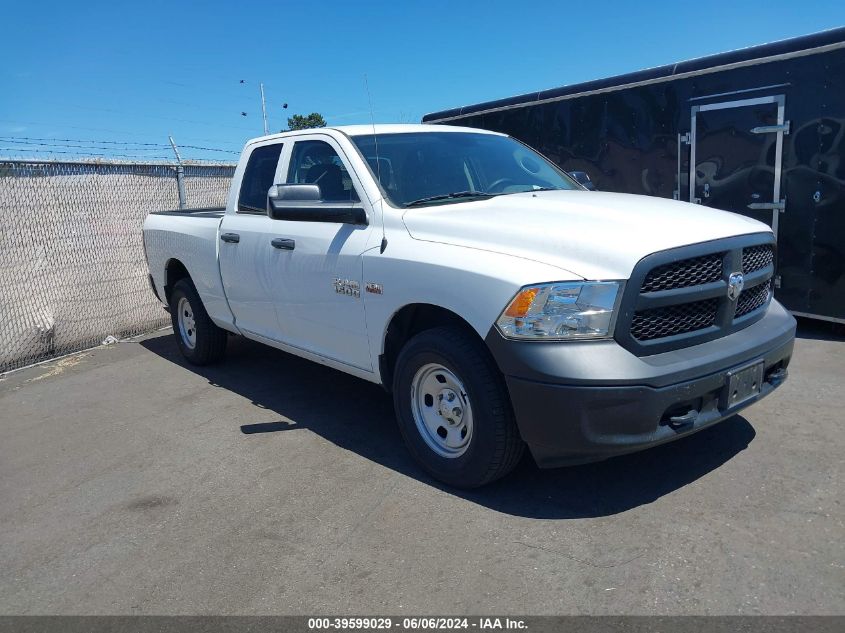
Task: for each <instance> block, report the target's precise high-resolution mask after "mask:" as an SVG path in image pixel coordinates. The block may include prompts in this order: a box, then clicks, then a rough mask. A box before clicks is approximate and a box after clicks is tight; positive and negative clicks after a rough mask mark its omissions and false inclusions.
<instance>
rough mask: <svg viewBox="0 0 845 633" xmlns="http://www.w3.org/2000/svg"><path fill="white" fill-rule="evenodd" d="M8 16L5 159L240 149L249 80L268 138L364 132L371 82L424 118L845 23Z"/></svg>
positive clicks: (670, 18) (379, 108) (437, 8)
mask: <svg viewBox="0 0 845 633" xmlns="http://www.w3.org/2000/svg"><path fill="white" fill-rule="evenodd" d="M4 5H5V6H4V8H3V10H2V15H3V17H4V20H3V22H4V27H5V28H4V29H3V39H4V46H3V49H4V52H3V56H2V64H0V148H9V147H15V148H19V149H20V150H23V149H28V150H37V151H36V152H32V151H29V152H23V151H19V152H14V151H9V150H5V149H0V155H4V156H7V155H16V156H27V155H33V154H35V155H37V153H38V152H40V151H41V150H44V151H45V152H46V153H55V154H56V155H57V156H58V155H59V154H58V153H57V152H59V151H67V152H72V153H76V154H86V153H91V154H94V153H102V154H107V155H110V154H111V155H113V154H124V155H146V156H151V157H152V156H156V157H168V156H169V151H167V150H166V148H157V147H154V146H149V147H147V146H143V145H140V143H166V142H167V135H168V134H173V136H174V137H175V139H176V141H177V142H178V143H179V144H182V145H195V146H199V147H207V148H215V149H222V150H227V151H228V152H237V150H238V149H239V147H240V146H241V145H242V144H243V142H244V141H245V140H246V139H248V138H251V137H254V136H259V135H260V134H261V133H262V129H263V125H262V120H261V108H260V100H259V88H258V84H259V82H264V84H265V89H266V94H267V104H268V110H269V118H270V129H271V131H279V130H280V129H282V128H284V127H286V118H287V116H288V115H289V114H290V113H308V112H312V111H316V112H320V113H322V114H323V115H324V116H325V117H326V119H327V121H328V122H329V124H330V125H342V124H349V123H366V122H369V120H370V114H369V110H368V104H367V95H366V92H365V89H364V75H365V74H366V75H367V77H368V80H369V86H370V92H371V94H372V101H373V109H374V110H375V119H376V121H377V122H418V121H419V120H420V118H421V117H422V115H423V114H424V113H426V112H430V111H434V110H440V109H444V108H448V107H453V106H458V105H465V104H469V103H475V102H478V101H485V100H489V99H495V98H499V97H505V96H510V95H514V94H518V93H522V92H528V91H533V90H538V89H543V88H551V87H555V86H561V85H565V84H571V83H577V82H580V81H586V80H589V79H596V78H601V77H606V76H609V75H614V74H619V73H624V72H628V71H633V70H638V69H641V68H646V67H650V66H656V65H661V64H666V63H671V62H675V61H679V60H684V59H690V58H693V57H699V56H702V55H708V54H711V53H719V52H722V51H726V50H730V49H735V48H741V47H745V46H751V45H755V44H760V43H764V42H769V41H773V40H777V39H783V38H787V37H793V36H798V35H804V34H807V33H812V32H815V31H820V30H823V29H829V28H834V27H837V26H843V25H845V2H843V1H842V0H838V1H827V0H807V1H803V2H797V1H795V0H792V1H782V0H771V1H769V2H765V3H763V2H742V1H734V2H723V1H721V0H709V1H708V2H686V1H684V0H676V1H674V2H664V1H662V0H654V1H651V2H648V1H640V2H612V1H611V2H593V3H588V2H548V1H544V0H532V1H527V2H526V1H522V2H517V1H512V2H499V1H497V0H487V1H486V2H480V1H479V2H476V1H467V2H460V1H458V0H453V1H452V2H443V1H440V0H427V1H425V2H402V1H401V0H392V1H374V2H366V1H364V0H361V1H359V2H354V1H349V0H346V1H334V0H314V1H310V2H307V1H300V2H287V1H285V0H276V1H275V2H250V1H249V0H241V1H240V2H222V1H218V2H202V3H198V2H191V1H189V0H180V1H171V2H156V1H149V2H133V3H124V2H120V1H119V0H114V1H112V2H96V1H92V2H84V3H73V2H66V1H64V2H53V1H47V2H25V1H23V0H18V1H15V2H11V1H10V2H4ZM241 80H244V83H240V81H241ZM285 102H286V103H288V104H289V107H288V110H286V111H285V110H283V109H282V107H281V104H282V103H285ZM241 112H246V113H247V116H246V117H244V116H241V114H240V113H241ZM23 137H27V138H29V139H79V140H80V141H84V143H77V142H64V143H62V144H59V143H56V142H52V141H33V140H29V141H23V140H21V139H22V138H23ZM10 139H13V140H14V139H18V142H17V143H15V142H13V140H11V141H10ZM36 142H43V143H46V144H45V145H33V144H32V143H36ZM24 143H29V144H24ZM73 145H80V146H81V147H73ZM145 147H146V149H145ZM184 153H185V154H186V155H187V156H188V157H196V158H229V159H234V158H235V157H236V153H225V152H214V151H206V150H197V149H186V150H185V151H184Z"/></svg>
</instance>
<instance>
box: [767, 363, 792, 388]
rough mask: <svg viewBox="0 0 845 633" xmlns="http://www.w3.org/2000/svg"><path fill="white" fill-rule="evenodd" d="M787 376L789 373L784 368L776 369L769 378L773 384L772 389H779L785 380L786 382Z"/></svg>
mask: <svg viewBox="0 0 845 633" xmlns="http://www.w3.org/2000/svg"><path fill="white" fill-rule="evenodd" d="M787 375H788V372H787V371H786V369H784V368H783V367H781V368H780V369H776V370H775V371H773V372H772V373H771V374H769V376H768V381H769V384H771V385H772V387H778V386H780V385H781V384H782V383H783V381H784V380H786V376H787Z"/></svg>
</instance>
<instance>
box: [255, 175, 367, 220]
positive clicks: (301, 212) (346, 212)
mask: <svg viewBox="0 0 845 633" xmlns="http://www.w3.org/2000/svg"><path fill="white" fill-rule="evenodd" d="M267 215H268V216H270V217H271V218H273V219H274V220H290V221H294V222H329V223H334V224H355V225H359V226H366V225H367V212H366V211H365V210H364V207H363V205H362V204H361V203H360V202H325V201H323V196H322V193H321V192H320V186H319V185H297V184H279V185H273V186H272V187H270V190H269V191H268V192H267Z"/></svg>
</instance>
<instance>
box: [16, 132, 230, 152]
mask: <svg viewBox="0 0 845 633" xmlns="http://www.w3.org/2000/svg"><path fill="white" fill-rule="evenodd" d="M0 142H2V143H14V144H17V145H36V146H39V147H60V148H77V149H103V150H111V149H113V148H118V149H122V150H124V151H134V152H148V151H156V150H159V149H169V148H170V144H169V143H143V142H140V141H138V142H136V141H107V140H87V139H71V138H64V139H62V138H45V137H35V136H0ZM177 146H178V148H179V149H194V150H198V151H204V152H222V153H225V154H240V152H238V151H235V150H231V149H221V148H219V147H203V146H200V145H181V144H180V145H177Z"/></svg>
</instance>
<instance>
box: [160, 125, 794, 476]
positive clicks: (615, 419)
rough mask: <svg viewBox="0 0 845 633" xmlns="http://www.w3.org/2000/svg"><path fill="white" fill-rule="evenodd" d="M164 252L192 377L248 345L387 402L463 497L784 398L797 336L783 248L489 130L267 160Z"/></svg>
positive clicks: (383, 139) (267, 150) (290, 139)
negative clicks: (603, 188) (523, 461)
mask: <svg viewBox="0 0 845 633" xmlns="http://www.w3.org/2000/svg"><path fill="white" fill-rule="evenodd" d="M144 244H145V249H146V254H147V260H148V264H149V270H150V281H151V284H152V287H153V291H154V292H155V293H156V295H157V296H158V297H159V298H160V300H161V301H162V302H164V303H165V304H166V305H167V306H168V307H169V310H170V313H171V315H172V318H173V330H174V334H175V337H176V342H177V343H178V345H179V348H180V350H181V351H182V353H183V354H184V356H185V357H186V358H187V359H188V361H190V362H192V363H197V364H205V363H210V362H214V361H217V360H219V359H221V358H222V357H223V355H224V351H225V348H226V340H227V336H229V335H231V334H237V335H241V336H245V337H248V338H250V339H254V340H256V341H261V342H262V343H266V344H267V345H272V346H273V347H277V348H279V349H282V350H285V351H287V352H290V353H292V354H296V355H298V356H302V357H305V358H308V359H311V360H314V361H317V362H319V363H323V364H325V365H328V366H330V367H333V368H335V369H338V370H340V371H344V372H347V373H350V374H353V375H354V376H358V377H360V378H362V379H364V380H369V381H372V382H375V383H379V384H381V385H383V386H384V387H385V389H387V390H388V391H390V392H392V394H393V400H394V404H395V409H396V418H397V421H398V424H399V427H400V429H401V431H402V435H403V437H404V440H405V442H406V444H407V446H408V449H409V450H410V452H411V454H412V455H413V457H414V458H415V459H416V460H417V461H418V462H419V463H420V464H421V466H422V467H423V468H425V469H426V470H427V471H428V472H429V473H431V474H432V475H433V476H434V477H436V478H437V479H440V480H442V481H444V482H446V483H448V484H451V485H455V486H460V487H474V486H480V485H483V484H485V483H487V482H490V481H492V480H494V479H496V478H498V477H501V476H503V475H505V474H506V473H507V472H508V471H510V470H511V469H512V468H513V467H514V466H515V465H516V464H517V462H518V461H519V459H520V457H521V456H522V454H523V452H524V449H525V447H526V446H527V448H528V449H529V451H530V452H531V454H532V456H533V457H534V459H535V460H536V461H537V463H538V464H539V465H540V466H541V467H553V466H559V465H564V464H573V463H579V462H585V461H591V460H599V459H604V458H607V457H610V456H613V455H617V454H621V453H626V452H631V451H635V450H639V449H643V448H646V447H650V446H654V445H656V444H661V443H664V442H667V441H670V440H673V439H676V438H679V437H683V436H685V435H688V434H690V433H694V432H695V431H698V430H700V429H702V428H704V427H707V426H710V425H712V424H714V423H716V422H718V421H720V420H723V419H725V418H727V417H730V416H731V415H733V414H734V413H736V412H737V411H739V410H740V409H742V408H743V407H746V406H748V405H749V404H751V403H753V402H755V401H756V400H758V399H760V398H762V397H764V396H766V395H768V394H769V393H770V392H771V391H772V390H773V389H774V388H775V387H777V386H778V385H779V384H780V383H781V382H783V380H784V379H785V378H786V372H787V365H788V364H789V360H790V357H791V354H792V347H793V339H794V335H795V320H794V319H793V318H792V316H791V315H789V314H788V313H787V312H786V311H785V310H784V308H783V307H782V306H781V305H780V304H779V303H778V302H777V301H774V300H773V299H772V280H773V275H774V261H775V260H774V256H773V255H774V248H775V243H774V237H773V235H772V232H771V230H770V229H769V227H768V226H766V225H764V224H761V223H759V222H757V221H754V220H751V219H749V218H746V217H743V216H740V215H735V214H731V213H726V212H721V211H714V210H711V209H706V208H702V207H699V206H695V205H691V204H686V203H683V202H675V201H671V200H664V199H658V198H650V197H642V196H633V195H622V194H612V193H600V192H592V191H587V190H586V189H584V188H583V187H582V186H581V185H579V184H578V183H577V182H575V181H574V180H573V179H572V178H570V177H569V176H568V175H567V174H565V173H564V172H562V171H560V170H559V169H558V168H557V167H556V166H555V165H553V164H552V163H551V162H549V161H548V160H546V159H545V158H544V157H542V156H541V155H539V154H537V153H536V152H535V151H533V150H532V149H530V148H529V147H527V146H525V145H523V144H522V143H520V142H518V141H516V140H514V139H512V138H510V137H508V136H505V135H502V134H496V133H491V132H485V131H481V130H476V129H468V128H460V127H448V126H442V127H441V126H435V125H380V126H350V127H338V128H322V129H316V130H305V131H296V132H286V133H283V134H276V135H272V136H266V137H262V138H258V139H255V140H253V141H250V142H249V143H247V145H246V147H245V149H244V151H243V154H242V155H241V159H240V162H239V163H238V167H237V169H236V170H235V175H234V180H233V181H232V187H231V191H230V193H229V198H228V203H227V205H226V208H225V209H211V210H210V209H205V210H193V211H169V212H162V213H153V214H151V215H149V217H148V218H147V220H146V222H145V224H144ZM279 371H284V368H282V367H280V369H279Z"/></svg>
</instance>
